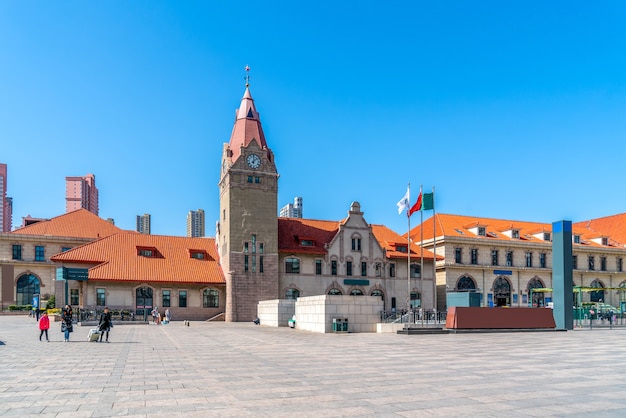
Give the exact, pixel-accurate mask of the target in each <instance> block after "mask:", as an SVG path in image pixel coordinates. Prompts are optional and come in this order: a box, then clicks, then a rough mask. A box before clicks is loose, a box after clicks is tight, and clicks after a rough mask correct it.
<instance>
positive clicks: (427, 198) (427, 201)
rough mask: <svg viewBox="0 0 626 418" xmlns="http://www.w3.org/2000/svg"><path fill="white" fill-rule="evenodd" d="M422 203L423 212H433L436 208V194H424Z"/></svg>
mask: <svg viewBox="0 0 626 418" xmlns="http://www.w3.org/2000/svg"><path fill="white" fill-rule="evenodd" d="M422 202H423V203H422V210H433V208H434V207H435V193H434V192H433V193H424V196H423V197H422Z"/></svg>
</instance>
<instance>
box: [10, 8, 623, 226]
mask: <svg viewBox="0 0 626 418" xmlns="http://www.w3.org/2000/svg"><path fill="white" fill-rule="evenodd" d="M625 21H626V3H624V2H620V1H614V2H610V1H608V2H600V3H598V4H591V3H589V2H582V1H580V2H579V1H552V2H544V1H509V2H501V1H477V2H468V1H396V2H387V3H381V2H374V1H360V2H349V1H345V2H337V1H317V2H296V1H268V2H258V1H257V2H232V1H211V2H207V1H184V2H183V1H173V0H172V1H156V0H150V1H106V2H95V1H93V2H87V1H63V2H51V1H21V0H4V1H2V2H0V54H1V65H0V144H1V146H0V162H3V163H6V164H8V166H9V167H8V170H9V173H8V180H9V184H8V195H9V196H11V197H13V199H14V214H13V223H14V225H16V226H17V225H19V224H20V223H21V218H22V217H23V216H26V215H28V214H30V215H32V216H34V217H53V216H57V215H60V214H62V213H64V211H65V201H64V193H65V176H80V175H85V174H87V173H94V174H95V175H96V183H97V186H98V188H99V190H100V216H101V217H103V218H108V217H112V218H114V219H115V221H116V225H118V226H120V227H122V228H126V229H134V228H135V216H136V215H138V214H143V213H146V212H147V213H150V214H152V232H153V233H155V234H166V235H184V234H185V231H186V230H185V227H186V223H185V222H186V214H187V212H188V211H189V210H192V209H198V208H202V209H204V210H205V211H206V214H207V215H206V216H207V235H210V236H213V235H214V227H213V225H214V221H215V220H216V219H217V217H218V214H219V202H218V188H217V183H218V180H219V171H220V170H219V167H220V158H221V150H222V144H223V143H224V142H228V140H229V137H230V133H231V130H232V126H233V122H234V111H235V109H236V108H237V106H238V105H239V103H240V100H241V97H242V95H243V93H244V88H245V85H244V78H243V77H244V71H243V68H244V67H245V65H250V67H251V69H252V70H251V93H252V96H253V97H254V99H255V103H256V106H257V109H258V110H259V112H260V114H261V120H262V122H263V128H264V130H265V134H266V138H267V141H268V144H269V146H270V147H271V148H272V149H273V151H274V153H275V155H276V163H277V166H278V170H279V173H280V176H281V177H280V183H279V202H278V204H279V207H280V206H283V205H285V204H287V203H290V202H292V201H293V198H294V197H295V196H302V197H303V199H304V215H305V217H307V218H315V219H329V220H339V219H342V218H343V217H345V215H346V214H347V211H348V209H349V206H350V203H351V202H352V201H359V202H360V203H361V208H362V210H363V212H364V213H365V218H366V220H367V221H369V222H370V223H375V224H385V225H387V226H389V227H390V228H392V229H393V230H395V231H397V232H399V233H405V232H406V229H407V220H406V216H403V215H398V213H397V210H396V202H397V201H398V200H399V199H400V198H401V197H402V196H403V194H404V193H405V191H406V187H407V183H409V182H410V183H411V189H412V198H411V201H412V202H413V201H414V200H415V198H416V197H417V191H418V190H419V186H420V184H422V185H423V187H424V189H426V190H430V189H431V188H432V187H433V186H434V187H435V188H436V209H437V211H438V212H442V213H454V214H463V215H471V216H482V217H495V218H503V219H514V220H528V221H535V222H552V221H556V220H560V219H569V220H573V221H578V220H584V219H590V218H595V217H601V216H606V215H611V214H615V213H622V212H624V211H626V194H625V193H624V184H625V179H626V175H625V174H624V164H623V160H624V157H625V155H626V141H625V140H624V139H625V138H624V137H625V133H626V117H625V115H626V25H624V22H625ZM425 215H426V217H427V216H428V213H426V214H425ZM418 221H419V216H416V215H414V216H413V217H412V218H411V224H412V226H414V225H416V224H417V222H418Z"/></svg>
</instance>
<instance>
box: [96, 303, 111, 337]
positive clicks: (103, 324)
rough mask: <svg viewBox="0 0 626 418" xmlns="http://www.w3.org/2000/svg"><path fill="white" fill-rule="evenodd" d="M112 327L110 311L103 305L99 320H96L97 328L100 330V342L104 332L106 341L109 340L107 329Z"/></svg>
mask: <svg viewBox="0 0 626 418" xmlns="http://www.w3.org/2000/svg"><path fill="white" fill-rule="evenodd" d="M111 328H113V320H112V319H111V312H109V308H108V307H105V308H104V312H102V313H101V314H100V321H99V322H98V329H99V330H100V342H102V337H104V333H105V332H106V342H109V331H110V330H111Z"/></svg>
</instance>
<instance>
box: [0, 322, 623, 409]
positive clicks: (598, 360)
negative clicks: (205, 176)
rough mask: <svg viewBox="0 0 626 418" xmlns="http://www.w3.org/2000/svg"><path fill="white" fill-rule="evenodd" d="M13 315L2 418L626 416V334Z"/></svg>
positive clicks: (5, 327) (1, 378)
mask: <svg viewBox="0 0 626 418" xmlns="http://www.w3.org/2000/svg"><path fill="white" fill-rule="evenodd" d="M51 325H52V328H51V330H50V336H51V340H52V341H51V342H50V343H46V342H39V340H38V336H39V330H38V328H37V324H36V322H35V320H34V319H32V318H28V317H25V316H0V341H1V344H2V345H0V416H20V417H23V416H28V415H37V416H50V417H103V416H138V417H158V416H163V417H173V416H185V417H195V416H197V417H211V416H219V417H229V416H265V417H301V416H315V417H324V416H327V417H335V416H370V417H422V416H423V417H429V416H441V417H452V416H492V417H502V416H505V417H529V416H530V417H535V416H536V417H545V416H581V417H582V416H589V417H605V416H606V417H608V416H624V415H626V330H624V329H613V330H608V329H595V328H594V329H593V330H591V331H590V330H577V331H570V332H517V333H484V334H450V335H410V336H407V335H397V334H314V333H309V332H304V331H299V330H297V329H296V330H293V329H289V328H266V327H263V326H255V325H254V324H252V323H236V324H229V323H206V322H192V323H191V326H189V327H186V326H184V325H183V323H182V322H173V323H171V324H168V325H121V324H120V325H117V326H115V328H113V330H112V332H111V337H110V340H111V342H110V343H109V344H105V343H90V342H87V333H88V330H89V327H80V326H77V327H75V328H74V330H75V331H74V333H73V334H72V336H71V339H72V341H70V342H69V343H64V342H63V337H62V334H61V332H60V325H59V323H58V322H56V323H52V324H51Z"/></svg>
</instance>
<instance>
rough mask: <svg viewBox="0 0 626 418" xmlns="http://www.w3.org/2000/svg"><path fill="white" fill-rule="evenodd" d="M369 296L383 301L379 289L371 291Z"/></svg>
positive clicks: (383, 296)
mask: <svg viewBox="0 0 626 418" xmlns="http://www.w3.org/2000/svg"><path fill="white" fill-rule="evenodd" d="M370 296H378V297H379V298H380V299H381V300H385V295H384V294H383V291H382V290H380V289H374V290H372V293H370Z"/></svg>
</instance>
